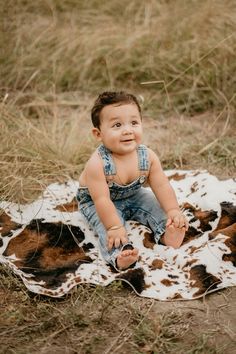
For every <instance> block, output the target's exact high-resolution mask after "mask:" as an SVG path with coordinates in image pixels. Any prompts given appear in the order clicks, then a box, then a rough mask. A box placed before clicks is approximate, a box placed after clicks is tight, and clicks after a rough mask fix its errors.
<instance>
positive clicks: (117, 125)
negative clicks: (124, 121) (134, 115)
mask: <svg viewBox="0 0 236 354" xmlns="http://www.w3.org/2000/svg"><path fill="white" fill-rule="evenodd" d="M113 127H114V128H119V127H121V124H120V123H115V124H113V126H112V128H113Z"/></svg>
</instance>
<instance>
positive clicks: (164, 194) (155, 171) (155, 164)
mask: <svg viewBox="0 0 236 354" xmlns="http://www.w3.org/2000/svg"><path fill="white" fill-rule="evenodd" d="M149 153H150V162H151V166H150V172H149V177H148V182H149V185H150V187H151V189H152V190H153V192H154V194H155V196H156V198H157V199H158V200H159V202H160V204H161V206H162V208H163V209H164V211H165V212H166V214H167V223H166V226H167V227H168V226H170V225H171V224H172V225H174V227H176V228H185V230H187V229H188V222H187V220H186V218H185V216H184V215H183V214H182V213H181V211H180V208H179V205H178V201H177V198H176V195H175V192H174V190H173V188H172V186H171V185H170V182H169V180H168V178H167V177H166V175H165V174H164V171H163V169H162V166H161V163H160V161H159V159H158V157H157V156H156V154H155V153H154V152H153V151H152V150H149Z"/></svg>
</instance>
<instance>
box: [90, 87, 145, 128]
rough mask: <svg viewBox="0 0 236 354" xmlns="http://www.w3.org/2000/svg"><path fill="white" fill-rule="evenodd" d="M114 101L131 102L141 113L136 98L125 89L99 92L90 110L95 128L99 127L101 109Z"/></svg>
mask: <svg viewBox="0 0 236 354" xmlns="http://www.w3.org/2000/svg"><path fill="white" fill-rule="evenodd" d="M114 103H123V104H125V103H133V104H136V106H137V107H138V110H139V113H140V115H141V107H140V104H139V102H138V100H137V98H136V97H135V96H134V95H132V94H131V93H127V92H125V91H118V92H115V91H114V92H112V91H105V92H103V93H101V94H100V95H99V96H98V98H97V99H96V101H95V102H94V105H93V107H92V110H91V118H92V123H93V126H94V127H95V128H98V129H99V128H100V123H101V122H100V113H101V110H102V109H103V108H104V107H105V106H108V105H110V104H114Z"/></svg>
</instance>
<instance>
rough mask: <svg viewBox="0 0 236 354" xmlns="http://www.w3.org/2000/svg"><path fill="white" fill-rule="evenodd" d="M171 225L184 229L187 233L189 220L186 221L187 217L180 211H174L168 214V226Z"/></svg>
mask: <svg viewBox="0 0 236 354" xmlns="http://www.w3.org/2000/svg"><path fill="white" fill-rule="evenodd" d="M171 224H173V225H174V226H175V227H178V228H180V229H181V228H183V227H184V228H185V230H186V231H187V230H188V220H187V219H186V217H185V215H184V214H182V213H181V211H180V210H178V209H172V210H170V211H168V212H167V223H166V226H169V225H171Z"/></svg>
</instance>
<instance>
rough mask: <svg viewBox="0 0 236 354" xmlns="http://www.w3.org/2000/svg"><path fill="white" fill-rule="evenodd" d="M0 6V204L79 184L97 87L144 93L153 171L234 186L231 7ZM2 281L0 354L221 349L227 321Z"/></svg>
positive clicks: (42, 0) (105, 294)
mask: <svg viewBox="0 0 236 354" xmlns="http://www.w3.org/2000/svg"><path fill="white" fill-rule="evenodd" d="M0 8H1V10H0V11H1V13H0V16H1V18H2V21H1V24H0V26H1V28H0V30H1V33H0V48H1V50H0V140H1V144H0V193H1V199H4V200H6V199H7V200H10V201H11V200H13V201H18V202H29V201H31V200H33V199H34V198H35V197H36V196H37V195H38V194H39V193H40V192H41V190H42V189H44V187H45V185H47V184H48V183H50V182H52V181H53V182H54V181H64V180H66V179H68V178H78V175H79V173H80V171H81V169H82V167H83V165H84V163H85V161H86V160H87V158H88V156H89V155H90V153H91V151H92V150H93V149H94V146H95V145H94V142H93V141H92V140H91V138H90V136H89V135H88V127H89V124H90V123H89V109H90V107H91V104H92V102H93V100H94V97H95V96H96V95H97V93H98V92H100V91H103V90H106V89H121V88H122V89H127V90H130V91H132V92H134V93H136V94H137V95H142V96H143V99H144V103H143V110H144V116H145V118H144V124H145V126H146V136H145V141H146V143H147V144H148V145H150V146H151V147H152V148H153V149H154V150H155V151H156V152H157V153H158V154H159V155H160V157H161V160H162V162H163V166H164V168H183V169H194V168H196V169H201V168H203V169H208V170H209V171H210V172H212V173H215V174H216V175H217V176H218V177H221V178H226V177H232V176H235V171H236V162H235V160H236V157H235V151H236V150H235V129H236V126H235V125H236V122H235V106H236V105H235V101H236V98H235V85H236V61H235V52H236V35H235V28H236V15H235V13H236V4H235V1H234V0H227V1H224V2H222V1H220V0H206V1H203V0H200V1H194V0H191V1H182V0H177V1H164V0H160V1H156V0H149V1H141V0H136V1H134V0H131V1H125V0H112V1H108V0H102V1H98V0H91V1H82V0H62V1H61V0H39V1H36V2H35V1H30V0H15V1H13V0H9V1H7V2H6V1H4V2H3V1H2V4H1V7H0ZM0 285H1V287H0V305H1V313H0V343H1V345H0V347H1V350H0V352H1V353H9V354H10V353H24V354H25V353H30V354H32V353H50V354H53V353H57V354H60V353H63V354H65V353H66V354H67V353H69V354H70V353H82V354H84V353H91V354H93V353H118V354H119V353H122V354H123V353H124V354H125V353H135V354H139V353H147V354H151V353H152V354H156V353H158V354H161V353H188V354H205V353H215V354H219V353H221V352H224V354H226V353H227V350H229V353H231V352H232V350H231V349H230V348H231V347H230V345H231V339H230V341H229V337H227V338H226V339H225V337H224V336H223V335H226V334H227V333H229V335H231V334H230V333H231V332H230V331H228V330H227V331H228V332H227V331H226V327H227V326H226V325H221V324H219V325H218V324H217V326H218V327H217V326H216V324H215V322H214V321H212V322H210V324H208V323H207V322H206V319H202V318H200V317H199V316H198V314H197V312H196V308H195V309H194V310H191V309H188V310H187V311H182V310H178V309H176V308H173V305H172V304H169V305H167V307H165V310H163V308H164V306H163V304H161V303H158V302H153V301H152V300H147V299H140V298H137V297H136V295H133V294H132V293H130V291H128V290H125V289H123V287H122V286H121V284H120V283H116V284H113V285H111V286H109V287H107V288H100V287H96V288H93V287H90V286H80V287H78V288H77V289H74V290H73V291H72V292H71V293H70V294H69V295H68V296H66V297H65V298H64V299H62V300H60V301H59V300H58V301H57V300H52V299H48V298H43V297H41V296H36V295H32V294H30V293H28V292H27V291H26V290H25V288H24V286H23V284H22V283H21V281H20V280H19V279H17V278H15V277H14V276H12V275H11V274H9V273H8V272H7V271H6V269H5V268H4V267H2V266H1V273H0ZM212 297H213V295H212V296H211V298H212ZM197 304H198V305H197V306H200V304H202V302H201V300H198V302H197ZM204 314H205V312H204ZM201 321H202V322H203V325H202V322H201ZM219 328H220V334H219V331H218V329H219ZM225 333H226V334H225ZM216 342H217V343H218V344H217V345H216Z"/></svg>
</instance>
